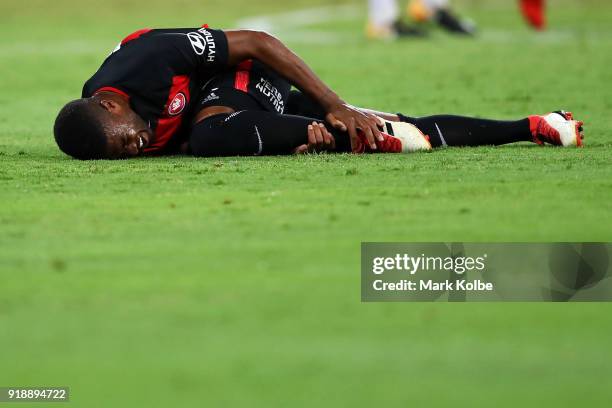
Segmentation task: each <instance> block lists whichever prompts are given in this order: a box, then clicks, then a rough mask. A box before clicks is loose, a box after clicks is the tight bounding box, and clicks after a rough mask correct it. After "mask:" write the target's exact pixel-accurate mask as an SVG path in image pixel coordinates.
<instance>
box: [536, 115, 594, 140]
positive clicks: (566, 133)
mask: <svg viewBox="0 0 612 408" xmlns="http://www.w3.org/2000/svg"><path fill="white" fill-rule="evenodd" d="M583 125H584V122H582V121H577V120H574V116H573V115H572V113H571V112H565V111H556V112H552V113H549V114H548V115H544V116H540V115H533V116H529V128H530V130H531V134H532V135H533V141H534V142H535V143H537V144H539V145H542V144H544V143H548V144H551V145H554V146H563V147H568V146H578V147H580V146H582V139H584V135H583V134H582V126H583Z"/></svg>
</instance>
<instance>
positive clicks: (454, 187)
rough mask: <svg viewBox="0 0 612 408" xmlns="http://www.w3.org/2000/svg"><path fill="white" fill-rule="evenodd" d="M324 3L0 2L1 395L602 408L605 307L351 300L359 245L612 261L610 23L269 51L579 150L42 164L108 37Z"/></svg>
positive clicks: (399, 99) (378, 94)
mask: <svg viewBox="0 0 612 408" xmlns="http://www.w3.org/2000/svg"><path fill="white" fill-rule="evenodd" d="M330 3H332V4H337V3H336V2H331V1H330V2H324V1H320V0H316V1H305V0H294V1H292V2H289V3H288V2H274V1H272V0H260V1H257V2H253V1H246V0H233V1H231V2H228V1H217V0H214V1H200V2H196V1H187V0H179V1H174V2H169V1H161V0H150V1H148V2H146V3H145V2H144V1H135V0H129V1H121V2H120V1H118V0H109V1H106V2H104V3H103V4H95V5H94V3H91V4H88V3H84V2H77V1H68V0H57V1H55V2H46V1H42V0H28V1H27V2H25V3H24V2H12V3H9V2H2V3H1V4H0V72H1V73H2V74H1V75H0V89H1V92H0V111H1V112H2V114H1V115H0V199H1V202H2V205H1V210H0V386H50V385H57V386H60V385H67V386H70V387H71V392H72V401H71V402H70V403H69V404H67V405H71V406H75V407H88V408H92V407H194V406H210V407H230V406H231V407H260V406H261V407H273V406H288V407H317V406H330V407H331V406H334V407H335V406H339V407H342V406H363V407H372V406H385V407H406V406H414V407H438V406H439V407H442V406H451V405H452V406H465V407H474V406H490V405H494V406H497V407H509V408H510V407H511V408H515V407H543V406H555V407H575V406H584V407H607V406H609V404H610V400H611V399H612V388H611V387H610V376H611V375H612V368H611V364H612V348H611V347H610V341H611V340H612V318H611V315H612V307H611V306H609V305H608V304H525V303H523V304H521V303H518V304H510V303H508V304H503V303H490V304H456V303H450V304H448V303H431V304H416V303H412V304H409V303H401V304H362V303H360V292H359V290H360V274H359V248H360V242H362V241H482V242H489V241H493V242H496V241H500V242H504V241H519V242H521V241H544V242H546V241H611V240H612V229H611V222H610V219H611V218H610V213H611V212H612V204H611V202H612V200H611V198H612V194H611V193H612V169H611V163H612V160H611V157H610V153H611V148H612V116H611V115H610V112H611V111H612V86H611V85H610V83H612V70H611V69H610V66H612V25H611V24H610V21H612V4H610V3H609V2H605V1H603V0H602V1H595V0H589V1H586V0H580V1H578V0H575V1H570V0H557V1H554V0H551V1H550V3H551V8H550V26H551V30H550V31H549V32H547V33H543V34H535V33H531V32H530V31H529V30H528V29H527V28H525V27H524V25H523V23H522V21H521V19H520V17H519V15H518V12H517V9H516V5H515V4H514V3H515V2H514V1H507V2H506V1H501V0H495V1H477V0H473V1H457V2H456V4H457V7H458V8H460V9H461V10H462V11H464V14H467V15H470V16H472V17H474V19H475V20H476V21H477V22H478V23H479V25H480V30H481V35H480V36H479V37H478V38H477V39H474V40H469V39H455V38H449V37H448V36H447V35H444V34H442V33H440V32H435V33H434V35H433V36H432V38H431V39H430V40H428V41H406V42H398V43H376V42H368V41H365V40H364V38H363V26H364V18H365V17H364V16H365V7H364V4H362V3H365V2H355V3H353V4H355V6H356V7H357V9H356V10H357V12H358V14H360V15H361V16H362V17H361V18H360V17H359V16H357V17H353V18H351V17H350V16H348V17H347V16H344V17H346V18H341V19H340V21H338V22H337V23H335V22H332V21H321V22H320V23H319V24H314V25H313V26H312V27H308V28H306V29H305V28H301V30H311V31H316V32H318V33H319V34H320V33H321V32H323V33H325V35H326V36H329V42H327V43H325V42H321V41H315V40H312V41H311V40H309V38H308V36H306V35H304V36H303V38H301V37H302V36H300V35H291V34H292V32H291V29H290V28H289V29H285V30H284V31H283V32H282V33H281V39H282V38H283V35H286V36H287V38H289V39H290V42H289V44H290V45H291V46H292V47H293V48H295V50H296V51H297V52H298V53H299V54H300V55H301V56H302V57H303V58H304V59H305V60H306V61H308V62H309V63H310V64H311V66H312V67H313V68H314V69H315V71H316V72H318V73H319V74H320V75H321V76H322V77H323V78H324V80H325V81H326V82H327V83H328V84H330V85H331V86H332V87H333V88H334V89H336V90H337V91H338V92H339V93H340V94H341V95H342V96H343V97H344V98H345V99H347V100H348V101H350V102H352V103H354V104H357V105H362V106H368V107H373V108H377V109H381V110H390V111H402V112H404V113H407V114H413V115H426V114H432V113H446V112H448V113H458V114H469V115H481V116H490V117H499V118H518V117H522V116H525V115H526V114H528V113H545V112H548V111H550V110H554V109H557V108H567V109H570V110H573V111H574V113H575V114H576V116H578V117H579V118H581V119H583V120H585V121H586V137H587V139H586V140H585V142H586V147H585V148H584V149H557V148H541V147H537V146H534V145H515V146H507V147H500V148H477V149H446V150H442V151H436V152H432V153H424V154H414V155H410V156H403V155H370V156H351V155H325V154H324V155H312V156H304V157H267V158H225V159H194V158H187V157H175V158H156V159H139V160H131V161H96V162H79V161H74V160H71V159H69V158H67V157H65V156H63V155H62V154H61V153H60V152H59V151H58V149H57V148H56V147H55V144H54V142H53V137H52V132H51V128H52V124H53V120H54V118H55V115H56V113H57V111H58V110H59V108H60V107H61V106H62V105H63V103H65V102H66V101H67V100H69V99H73V98H75V97H77V96H78V95H79V94H80V89H81V87H82V84H83V82H84V81H85V80H86V79H87V78H88V77H89V76H90V75H91V74H92V73H93V72H94V70H95V69H96V68H97V67H98V65H99V64H100V62H101V61H102V59H103V58H104V57H105V56H106V55H107V54H108V52H110V50H112V48H113V47H114V46H115V44H116V43H117V42H118V41H119V40H120V39H121V38H122V37H123V36H124V35H126V34H127V33H129V32H132V31H134V30H136V29H138V28H142V27H146V26H197V25H200V24H202V23H205V22H206V23H208V24H210V25H211V26H215V27H221V28H231V27H233V26H234V25H235V24H236V21H238V20H239V19H240V18H245V17H248V16H253V15H261V14H266V13H278V12H284V11H288V10H297V9H303V8H307V7H315V6H320V5H325V4H327V5H329V4H330ZM228 4H231V5H232V6H231V7H228ZM236 11H239V12H240V15H236ZM340 17H342V16H340ZM296 30H297V28H296ZM294 34H295V33H294ZM319 37H320V35H319ZM313 38H314V35H313ZM20 406H24V407H25V406H28V404H22V405H20ZM32 406H40V405H39V404H36V405H32Z"/></svg>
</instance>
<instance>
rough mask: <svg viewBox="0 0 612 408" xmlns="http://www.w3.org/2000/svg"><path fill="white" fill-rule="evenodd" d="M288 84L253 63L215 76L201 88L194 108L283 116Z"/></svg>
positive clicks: (257, 63)
mask: <svg viewBox="0 0 612 408" xmlns="http://www.w3.org/2000/svg"><path fill="white" fill-rule="evenodd" d="M290 90H291V85H290V84H289V82H287V81H286V80H285V79H284V78H282V77H281V76H280V75H278V74H277V73H276V72H274V71H273V70H272V69H270V68H268V67H266V66H265V65H263V64H262V63H261V62H259V61H257V60H249V61H245V62H243V63H241V64H239V65H238V66H237V67H236V68H234V69H232V70H228V71H227V72H225V73H223V74H220V75H217V76H216V77H214V78H212V79H211V80H210V81H208V82H207V83H206V84H204V86H203V87H202V89H201V91H200V96H199V99H198V105H197V109H198V110H201V109H204V108H206V107H209V106H227V107H229V108H232V109H234V110H236V111H242V110H263V111H266V112H273V113H279V114H282V113H285V109H286V106H287V101H288V98H289V93H290Z"/></svg>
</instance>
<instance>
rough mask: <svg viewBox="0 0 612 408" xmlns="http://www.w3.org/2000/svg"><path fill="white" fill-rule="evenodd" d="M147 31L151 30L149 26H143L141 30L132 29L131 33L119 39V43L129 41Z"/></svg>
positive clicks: (123, 43) (122, 43)
mask: <svg viewBox="0 0 612 408" xmlns="http://www.w3.org/2000/svg"><path fill="white" fill-rule="evenodd" d="M149 31H151V29H150V28H143V29H142V30H138V31H134V32H133V33H132V34H130V35H128V36H127V37H125V38H124V39H123V40H122V41H121V45H125V44H127V43H129V42H130V41H132V40H135V39H137V38H138V37H140V36H141V35H143V34H146V33H148V32H149Z"/></svg>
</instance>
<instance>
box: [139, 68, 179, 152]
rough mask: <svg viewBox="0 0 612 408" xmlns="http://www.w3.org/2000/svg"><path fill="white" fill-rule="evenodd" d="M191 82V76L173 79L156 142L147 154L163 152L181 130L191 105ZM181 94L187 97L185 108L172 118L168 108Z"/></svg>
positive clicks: (159, 122) (158, 123)
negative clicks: (184, 116) (185, 114)
mask: <svg viewBox="0 0 612 408" xmlns="http://www.w3.org/2000/svg"><path fill="white" fill-rule="evenodd" d="M189 81H190V78H189V75H177V76H174V77H172V86H171V87H170V91H169V93H168V100H167V102H166V106H165V107H164V110H163V112H162V116H161V117H160V118H159V120H158V121H157V127H156V128H155V140H154V141H153V143H151V144H150V145H149V146H148V147H147V148H146V149H145V152H146V153H150V152H155V151H158V150H161V149H162V148H163V147H164V146H165V145H166V144H167V143H168V142H169V141H170V139H172V137H173V136H174V135H175V134H176V133H177V132H178V131H179V129H180V128H181V125H182V124H183V115H184V113H185V112H187V105H188V104H189ZM179 93H182V94H183V95H185V107H184V108H183V110H182V111H181V113H179V114H177V115H174V116H172V115H170V114H169V113H168V107H169V106H170V104H171V103H172V101H173V100H174V98H175V97H176V96H177V95H178V94H179Z"/></svg>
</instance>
